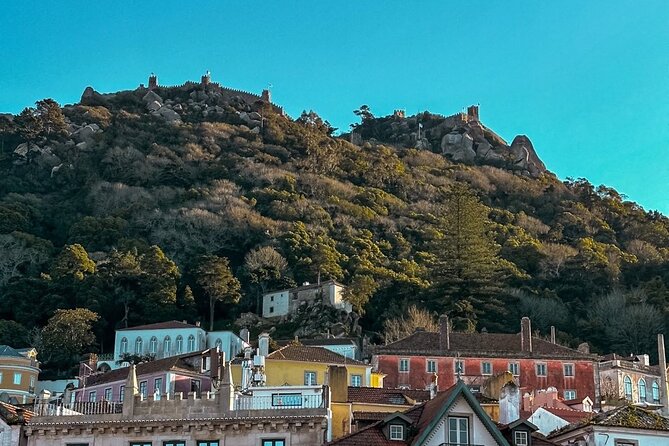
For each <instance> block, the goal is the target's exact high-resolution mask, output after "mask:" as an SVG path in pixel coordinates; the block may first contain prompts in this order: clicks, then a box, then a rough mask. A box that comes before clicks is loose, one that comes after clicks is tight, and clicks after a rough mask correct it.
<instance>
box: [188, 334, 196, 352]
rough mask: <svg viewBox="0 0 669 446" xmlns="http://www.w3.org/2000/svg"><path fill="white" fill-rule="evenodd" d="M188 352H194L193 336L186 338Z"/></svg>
mask: <svg viewBox="0 0 669 446" xmlns="http://www.w3.org/2000/svg"><path fill="white" fill-rule="evenodd" d="M188 351H189V352H194V351H195V336H193V335H190V336H188Z"/></svg>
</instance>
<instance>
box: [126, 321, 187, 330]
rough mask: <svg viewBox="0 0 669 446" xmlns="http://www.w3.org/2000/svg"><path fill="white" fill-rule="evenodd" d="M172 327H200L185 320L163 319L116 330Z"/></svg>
mask: <svg viewBox="0 0 669 446" xmlns="http://www.w3.org/2000/svg"><path fill="white" fill-rule="evenodd" d="M174 328H200V327H198V326H197V325H191V324H187V323H186V322H179V321H165V322H156V323H155V324H146V325H138V326H136V327H128V328H119V329H118V330H116V331H129V330H161V329H174Z"/></svg>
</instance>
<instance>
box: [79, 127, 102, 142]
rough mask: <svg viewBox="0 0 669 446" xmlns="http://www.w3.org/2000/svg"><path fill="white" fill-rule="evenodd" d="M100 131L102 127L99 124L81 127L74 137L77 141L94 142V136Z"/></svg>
mask: <svg viewBox="0 0 669 446" xmlns="http://www.w3.org/2000/svg"><path fill="white" fill-rule="evenodd" d="M96 129H97V130H96ZM99 131H100V127H99V126H98V125H97V124H89V125H85V126H83V127H81V128H80V129H79V130H77V131H76V132H74V133H73V134H72V136H73V137H74V139H75V140H77V141H89V142H90V141H93V135H95V134H96V133H98V132H99Z"/></svg>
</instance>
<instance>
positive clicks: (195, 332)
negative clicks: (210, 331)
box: [109, 327, 206, 369]
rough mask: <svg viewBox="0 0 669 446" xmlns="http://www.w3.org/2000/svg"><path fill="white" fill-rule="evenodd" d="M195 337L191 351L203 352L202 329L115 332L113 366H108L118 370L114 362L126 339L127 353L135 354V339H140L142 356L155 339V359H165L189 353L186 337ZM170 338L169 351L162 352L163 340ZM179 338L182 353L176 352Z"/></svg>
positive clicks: (203, 334)
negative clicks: (181, 341) (154, 338)
mask: <svg viewBox="0 0 669 446" xmlns="http://www.w3.org/2000/svg"><path fill="white" fill-rule="evenodd" d="M191 335H192V336H194V337H195V349H194V350H192V351H198V350H204V349H205V348H206V347H205V345H206V341H205V339H206V333H205V331H204V330H203V329H202V328H199V327H192V328H169V329H158V330H117V331H116V338H115V343H114V361H113V363H114V364H109V365H110V367H111V368H112V369H116V368H119V367H120V365H117V364H115V362H116V361H118V360H119V359H121V355H122V354H123V353H122V352H121V340H122V339H123V338H126V339H127V340H128V353H131V354H134V353H135V342H136V340H137V338H138V337H139V338H141V339H142V354H149V353H150V352H149V347H150V342H151V338H152V337H154V336H155V337H156V338H157V340H158V345H157V347H158V351H157V353H156V359H160V358H167V357H169V356H175V355H179V354H181V353H189V350H188V337H189V336H191ZM167 336H169V337H170V341H171V342H170V350H169V351H168V352H165V351H163V350H164V349H163V346H164V341H165V338H166V337H167ZM178 336H181V337H182V338H183V347H182V351H181V352H178V351H177V342H176V340H177V337H178Z"/></svg>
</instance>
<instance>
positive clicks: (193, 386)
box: [190, 379, 202, 396]
mask: <svg viewBox="0 0 669 446" xmlns="http://www.w3.org/2000/svg"><path fill="white" fill-rule="evenodd" d="M201 389H202V383H201V382H200V380H199V379H191V380H190V391H191V392H195V394H196V395H198V396H199V395H200V390H201Z"/></svg>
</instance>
